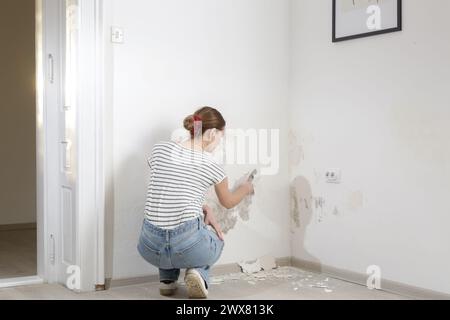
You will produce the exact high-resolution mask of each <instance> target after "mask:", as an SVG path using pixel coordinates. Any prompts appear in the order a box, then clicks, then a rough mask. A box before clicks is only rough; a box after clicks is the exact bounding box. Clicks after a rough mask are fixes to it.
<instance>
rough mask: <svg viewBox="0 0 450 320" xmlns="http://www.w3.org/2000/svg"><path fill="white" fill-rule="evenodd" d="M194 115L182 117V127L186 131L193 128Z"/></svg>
mask: <svg viewBox="0 0 450 320" xmlns="http://www.w3.org/2000/svg"><path fill="white" fill-rule="evenodd" d="M194 122H195V121H194V116H192V115H191V116H188V117H186V119H184V123H183V124H184V128H185V129H186V130H187V131H192V129H194Z"/></svg>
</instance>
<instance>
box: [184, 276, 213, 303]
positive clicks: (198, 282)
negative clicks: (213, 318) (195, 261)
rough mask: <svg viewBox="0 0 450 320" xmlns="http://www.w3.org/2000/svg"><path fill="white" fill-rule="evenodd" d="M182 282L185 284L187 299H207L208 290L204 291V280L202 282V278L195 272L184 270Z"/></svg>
mask: <svg viewBox="0 0 450 320" xmlns="http://www.w3.org/2000/svg"><path fill="white" fill-rule="evenodd" d="M184 282H185V283H186V288H187V290H188V295H189V298H191V299H205V298H207V297H208V290H207V289H206V284H205V280H203V278H202V276H201V275H200V273H199V272H198V271H197V270H195V269H188V270H186V275H185V277H184Z"/></svg>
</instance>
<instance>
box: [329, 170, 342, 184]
mask: <svg viewBox="0 0 450 320" xmlns="http://www.w3.org/2000/svg"><path fill="white" fill-rule="evenodd" d="M341 180H342V173H341V169H335V168H332V169H328V170H327V171H325V181H326V182H327V183H337V184H339V183H341Z"/></svg>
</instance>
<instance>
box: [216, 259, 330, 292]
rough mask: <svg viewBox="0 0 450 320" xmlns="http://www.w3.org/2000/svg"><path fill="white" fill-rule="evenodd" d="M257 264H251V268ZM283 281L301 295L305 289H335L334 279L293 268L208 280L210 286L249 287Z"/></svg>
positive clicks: (327, 290) (328, 290) (228, 275)
mask: <svg viewBox="0 0 450 320" xmlns="http://www.w3.org/2000/svg"><path fill="white" fill-rule="evenodd" d="M254 265H256V267H257V266H258V264H253V265H252V268H253V266H254ZM283 281H287V282H288V283H289V288H290V290H292V291H294V292H299V293H301V291H302V290H305V289H313V290H319V291H323V292H325V293H333V292H334V290H335V289H336V284H335V283H334V279H331V278H327V277H326V276H324V275H321V274H315V273H312V272H308V271H304V270H301V269H297V268H294V267H278V268H276V269H270V270H265V271H264V270H261V271H259V272H255V273H245V272H240V273H230V274H226V275H221V276H214V277H211V279H210V284H211V285H223V284H225V283H228V284H230V283H231V284H232V283H237V282H247V284H248V285H250V286H257V285H258V283H261V282H265V283H273V284H274V285H276V284H279V283H281V282H283Z"/></svg>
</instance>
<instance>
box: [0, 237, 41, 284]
mask: <svg viewBox="0 0 450 320" xmlns="http://www.w3.org/2000/svg"><path fill="white" fill-rule="evenodd" d="M36 250H37V249H36V230H17V231H0V279H5V278H16V277H26V276H35V275H36V274H37V272H36V265H37V253H36Z"/></svg>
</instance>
